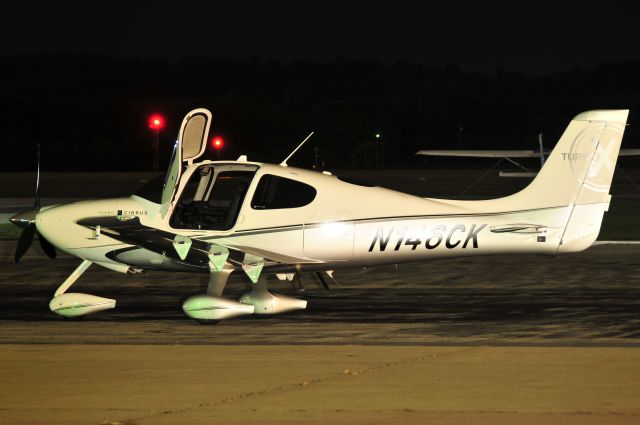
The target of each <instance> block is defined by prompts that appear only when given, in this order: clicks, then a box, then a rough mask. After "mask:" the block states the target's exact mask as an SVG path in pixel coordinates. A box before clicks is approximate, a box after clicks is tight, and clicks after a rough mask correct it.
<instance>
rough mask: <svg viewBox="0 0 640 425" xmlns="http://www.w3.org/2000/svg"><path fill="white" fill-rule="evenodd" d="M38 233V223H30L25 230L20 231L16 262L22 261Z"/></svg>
mask: <svg viewBox="0 0 640 425" xmlns="http://www.w3.org/2000/svg"><path fill="white" fill-rule="evenodd" d="M35 233H36V224H35V223H31V224H29V225H28V226H27V227H26V228H25V229H24V230H23V231H22V233H20V238H18V245H17V246H16V255H15V260H16V263H17V262H18V261H20V259H21V258H22V256H23V255H24V254H25V252H27V251H28V250H29V248H30V247H31V244H32V243H33V235H34V234H35Z"/></svg>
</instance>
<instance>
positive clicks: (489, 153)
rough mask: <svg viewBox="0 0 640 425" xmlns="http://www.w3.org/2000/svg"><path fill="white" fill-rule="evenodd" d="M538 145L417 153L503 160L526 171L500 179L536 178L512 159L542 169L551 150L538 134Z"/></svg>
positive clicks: (630, 152)
mask: <svg viewBox="0 0 640 425" xmlns="http://www.w3.org/2000/svg"><path fill="white" fill-rule="evenodd" d="M538 143H539V145H540V149H539V150H537V151H532V150H441V149H425V150H421V151H418V152H416V155H422V156H457V157H470V158H503V159H506V160H507V161H509V162H510V163H512V164H513V165H515V166H516V167H518V168H520V169H522V170H524V171H500V173H499V175H500V177H535V176H536V175H537V174H538V171H539V170H536V171H534V170H530V169H528V168H527V167H525V166H523V165H522V164H520V163H519V162H518V161H514V160H513V159H512V158H540V168H542V166H543V165H544V161H545V159H546V158H547V157H548V156H549V154H550V153H551V150H548V149H547V150H545V149H544V146H543V143H542V133H540V134H538ZM618 156H640V149H620V154H619V155H618Z"/></svg>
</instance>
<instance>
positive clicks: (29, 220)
mask: <svg viewBox="0 0 640 425" xmlns="http://www.w3.org/2000/svg"><path fill="white" fill-rule="evenodd" d="M39 211H40V144H39V143H38V163H37V168H36V199H35V202H34V209H33V210H29V211H25V212H22V213H19V214H16V215H14V216H13V217H11V218H10V219H9V221H10V222H12V223H13V224H15V225H16V226H18V227H21V228H23V229H24V230H23V231H22V233H20V237H19V238H18V245H17V246H16V254H15V260H16V263H18V262H19V261H20V259H21V258H22V256H23V255H24V254H25V253H26V252H27V251H28V250H29V248H31V245H32V244H33V238H34V236H35V234H36V233H38V229H37V228H36V215H37V214H38V212H39ZM38 242H40V246H41V247H42V250H43V251H44V253H45V254H47V257H49V258H51V259H55V258H56V248H55V247H54V246H53V245H52V244H51V242H49V241H48V240H46V239H45V238H44V236H42V235H41V234H40V233H38Z"/></svg>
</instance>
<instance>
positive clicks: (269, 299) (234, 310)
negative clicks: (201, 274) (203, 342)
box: [182, 266, 307, 324]
mask: <svg viewBox="0 0 640 425" xmlns="http://www.w3.org/2000/svg"><path fill="white" fill-rule="evenodd" d="M232 271H233V267H231V266H225V267H223V268H222V270H220V271H216V270H213V269H212V270H211V274H210V277H209V286H208V288H207V293H206V294H202V295H195V296H193V297H190V298H188V299H187V300H186V301H185V302H184V303H183V304H182V310H183V311H184V313H185V314H186V315H187V316H189V317H191V318H192V319H195V320H197V321H198V322H199V323H202V324H209V323H217V322H218V321H219V320H222V319H229V318H232V317H237V316H243V315H246V314H258V315H266V314H278V313H284V312H287V311H291V310H303V309H305V308H306V307H307V301H305V300H299V299H296V298H291V297H287V296H284V295H279V294H272V293H271V292H269V291H268V289H267V278H266V276H265V275H259V276H249V277H250V278H251V280H252V282H253V283H252V285H251V287H252V290H251V292H249V293H246V294H244V295H243V296H241V297H240V300H239V302H238V301H234V300H230V299H228V298H224V297H222V291H223V290H224V287H225V286H226V283H227V279H228V278H229V275H230V274H231V272H232Z"/></svg>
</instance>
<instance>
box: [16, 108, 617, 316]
mask: <svg viewBox="0 0 640 425" xmlns="http://www.w3.org/2000/svg"><path fill="white" fill-rule="evenodd" d="M627 115H628V110H596V111H588V112H583V113H581V114H579V115H577V116H576V117H575V118H574V119H573V120H572V121H571V122H570V123H569V126H568V127H567V129H566V130H565V132H564V134H563V135H562V137H561V138H560V140H559V141H558V143H557V144H556V146H555V148H554V150H553V151H552V153H551V155H550V156H549V158H548V159H547V160H546V161H545V163H544V166H543V167H542V170H541V171H540V173H538V175H537V176H536V178H535V179H534V180H533V181H532V182H531V183H530V184H529V186H527V187H526V188H525V189H523V190H522V191H520V192H518V193H515V194H513V195H510V196H507V197H504V198H499V199H489V200H479V201H460V200H447V199H430V198H421V197H418V196H413V195H409V194H405V193H401V192H397V191H394V190H389V189H384V188H380V187H368V186H362V185H358V184H354V183H350V182H348V181H343V180H341V179H340V178H339V177H336V176H334V175H331V174H330V173H328V172H323V173H320V172H317V171H311V170H304V169H299V168H294V167H289V166H287V164H286V160H285V161H284V162H283V163H281V164H279V165H274V164H264V163H259V162H252V161H248V160H247V158H246V157H245V156H241V157H240V158H239V159H238V160H236V161H208V160H206V161H198V159H199V158H200V157H201V155H202V154H203V153H204V151H205V148H206V143H207V140H208V133H209V128H210V126H211V113H210V112H209V111H208V110H206V109H195V110H193V111H191V112H189V113H188V114H187V115H186V117H185V118H184V120H183V122H182V125H181V128H180V132H179V135H178V141H177V142H176V147H175V150H174V154H173V158H172V160H171V163H170V166H169V170H168V171H167V174H166V177H165V179H164V185H163V186H162V190H161V191H160V188H159V187H158V190H157V191H153V190H151V189H153V188H149V189H150V190H141V191H140V192H138V193H137V194H135V195H132V196H130V197H128V198H116V199H105V200H91V201H84V202H77V203H71V204H65V205H56V206H49V207H42V208H36V210H34V211H30V212H26V213H22V214H19V215H17V216H15V217H13V218H12V222H14V223H15V224H18V225H20V226H21V227H24V228H25V230H24V231H23V233H22V235H21V236H20V239H19V241H18V247H17V249H16V261H17V260H18V259H19V258H20V257H21V256H22V255H23V254H24V253H25V251H26V250H27V249H28V248H29V245H30V244H31V242H32V240H33V236H34V233H36V232H37V233H38V234H39V235H40V237H39V239H40V243H41V244H42V246H43V248H44V250H45V252H47V253H48V254H49V255H50V256H55V249H56V248H57V249H59V250H62V251H64V252H66V253H68V254H71V255H73V256H76V257H78V258H80V259H81V260H82V262H81V263H80V265H79V266H78V268H77V269H76V270H75V271H73V272H72V273H71V275H70V276H69V277H68V278H67V279H66V280H65V281H64V282H63V283H62V284H61V285H60V287H59V288H58V290H57V291H56V292H55V295H54V297H53V299H52V300H51V302H50V305H49V306H50V309H51V310H52V311H53V312H55V313H58V314H60V315H63V316H81V315H84V314H88V313H94V312H98V311H102V310H106V309H110V308H113V307H115V300H112V299H107V298H102V297H97V296H94V295H90V294H82V293H74V292H67V290H68V289H69V288H70V287H71V285H72V284H73V283H74V282H75V281H76V280H77V279H78V277H79V276H80V275H81V274H82V273H83V272H84V271H85V270H87V268H88V267H89V266H90V265H91V264H93V263H95V264H97V265H100V266H103V267H106V268H108V269H111V270H115V271H117V272H122V273H136V272H141V271H143V270H145V269H151V270H165V271H193V272H205V273H209V274H210V279H209V286H208V289H207V292H206V293H204V294H199V295H194V296H191V297H190V298H188V299H187V300H186V301H185V302H184V304H183V310H184V312H185V314H186V315H187V316H189V317H191V318H193V319H196V320H198V321H200V322H203V323H207V322H212V323H215V322H217V321H218V320H220V319H228V318H232V317H235V316H240V315H246V314H276V313H282V312H285V311H290V310H296V309H304V308H306V301H304V300H299V299H296V298H292V297H285V296H282V295H278V294H272V293H271V292H269V291H268V289H267V282H266V275H274V274H277V275H278V276H279V277H280V278H282V277H283V276H288V275H290V274H291V273H294V272H296V271H300V270H303V271H332V270H335V269H337V268H342V267H356V266H357V267H361V266H371V265H377V264H397V263H402V262H410V261H428V260H429V259H431V258H440V257H459V256H468V255H487V254H513V253H537V254H545V255H550V256H553V255H556V254H564V253H570V252H577V251H582V250H584V249H586V248H588V247H589V246H590V245H591V244H592V243H593V242H594V241H595V239H596V238H597V236H598V233H599V231H600V224H601V222H602V218H603V215H604V213H605V212H606V211H607V209H608V207H609V202H610V200H611V195H610V194H609V188H610V186H611V180H612V178H613V172H614V169H615V164H616V160H617V158H618V153H619V150H620V143H621V141H622V136H623V132H624V129H625V125H626V121H627ZM294 152H295V151H294ZM160 183H162V182H160ZM155 193H157V195H155ZM234 271H236V272H242V273H245V274H246V275H247V276H248V278H249V279H250V280H251V282H252V284H251V286H252V290H251V291H250V292H249V293H247V294H245V295H243V296H242V297H241V298H240V299H239V300H238V301H236V300H232V299H229V298H225V297H223V290H224V287H225V284H226V282H227V278H228V277H229V274H230V273H232V272H234Z"/></svg>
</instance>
